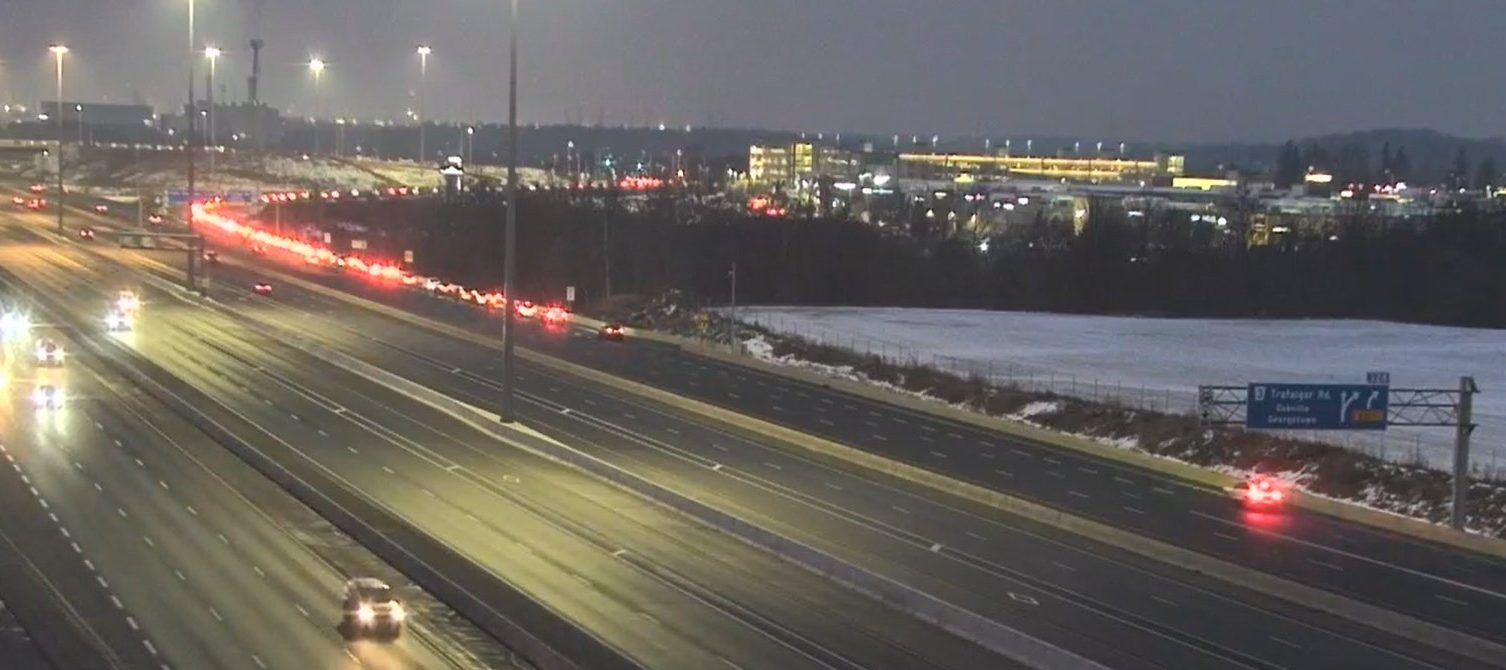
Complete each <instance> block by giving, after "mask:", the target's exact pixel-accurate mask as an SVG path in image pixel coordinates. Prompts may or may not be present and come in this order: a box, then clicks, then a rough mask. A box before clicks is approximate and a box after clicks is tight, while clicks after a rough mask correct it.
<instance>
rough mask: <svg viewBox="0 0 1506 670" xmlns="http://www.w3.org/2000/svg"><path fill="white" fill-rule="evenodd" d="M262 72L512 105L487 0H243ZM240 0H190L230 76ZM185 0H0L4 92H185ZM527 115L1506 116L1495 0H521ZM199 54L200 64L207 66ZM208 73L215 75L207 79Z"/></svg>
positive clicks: (975, 130)
mask: <svg viewBox="0 0 1506 670" xmlns="http://www.w3.org/2000/svg"><path fill="white" fill-rule="evenodd" d="M262 2H263V3H264V6H265V14H264V20H263V24H262V27H261V33H262V36H263V38H264V39H265V40H266V44H267V47H266V50H265V52H264V54H263V67H264V84H263V88H264V94H263V97H264V98H265V99H267V100H269V101H270V102H271V103H273V104H275V105H278V106H282V107H284V108H286V107H288V106H291V107H292V108H293V109H294V111H296V112H300V113H308V112H310V111H311V110H312V109H313V106H314V104H315V97H314V94H313V89H312V85H311V80H310V77H309V76H308V73H307V71H306V69H305V68H304V67H303V66H302V65H301V64H302V63H303V62H305V61H307V60H308V57H309V55H310V54H312V53H318V54H321V55H323V57H324V58H325V59H326V60H328V61H329V63H330V66H329V69H328V71H327V72H326V74H325V80H324V85H325V87H326V88H325V95H326V96H328V97H327V100H328V110H329V111H330V113H331V114H349V115H355V116H359V117H361V118H398V117H400V116H401V115H402V113H403V110H404V109H405V108H408V107H410V106H414V107H416V105H417V103H416V98H414V97H413V96H412V93H413V91H414V90H415V89H416V88H417V85H418V57H417V56H416V55H415V54H414V47H415V46H416V45H417V44H418V43H420V42H427V43H430V44H432V46H433V49H434V54H433V55H432V56H431V57H430V61H429V87H428V91H429V94H428V101H429V104H428V106H429V117H430V118H433V119H456V120H470V119H472V118H478V119H492V120H501V119H504V118H505V111H506V106H505V100H506V98H505V95H506V89H505V85H506V50H505V47H506V44H505V31H506V21H507V18H506V12H507V10H506V4H505V0H484V1H483V0H262ZM255 3H256V0H198V4H197V7H198V14H199V17H200V19H201V20H200V35H201V42H203V43H214V44H217V45H219V46H220V47H222V48H224V49H226V50H227V51H228V52H229V53H228V54H227V55H226V56H225V57H224V58H222V60H221V62H220V66H219V81H220V82H221V83H224V84H226V87H227V91H228V93H229V95H230V97H231V98H232V99H234V100H240V99H243V98H244V97H245V90H246V86H245V75H246V74H247V71H248V70H249V64H250V56H249V50H248V48H247V47H246V40H247V39H248V37H250V35H251V31H252V29H253V28H252V25H251V16H252V8H253V6H254V5H255ZM186 7H187V0H0V60H3V64H0V100H4V101H9V102H21V103H26V104H34V103H36V102H37V100H38V99H39V98H42V97H47V98H50V97H51V96H52V86H53V84H52V71H51V69H50V61H49V60H48V59H49V56H48V55H47V49H46V47H47V44H48V43H49V42H51V41H65V42H67V43H68V44H69V45H70V46H71V47H72V48H73V53H72V54H70V55H69V57H68V61H67V65H68V79H67V86H68V89H69V91H71V92H70V93H69V94H68V95H67V96H66V97H68V98H70V99H74V98H83V99H86V100H110V101H121V102H124V101H130V100H131V99H132V97H133V95H134V94H135V93H137V92H139V95H140V96H141V97H142V98H143V99H145V100H146V101H147V102H149V103H151V104H153V105H155V106H157V107H158V108H159V109H162V108H166V107H167V106H169V105H171V104H177V103H178V102H180V101H181V100H182V98H183V93H182V90H183V89H184V80H185V76H186V74H185V69H184V67H185V66H184V61H185V58H186V57H185V55H184V53H185V52H186V51H187V36H186ZM522 12H523V22H524V31H523V33H522V49H523V59H522V61H521V62H522V66H521V67H522V73H523V78H522V90H521V104H520V106H521V110H522V112H521V114H522V117H523V119H524V120H525V121H529V122H533V121H538V122H544V123H551V122H561V121H564V120H565V118H566V115H567V113H568V114H569V115H570V116H571V117H572V118H580V117H583V118H584V119H585V120H586V121H588V122H594V121H596V120H597V119H598V118H599V117H604V118H605V120H606V122H608V123H612V124H620V123H625V122H627V123H634V124H642V123H644V122H645V121H649V122H654V123H657V122H664V123H668V124H671V125H676V126H681V125H684V124H693V125H696V126H700V125H704V124H705V123H707V121H708V120H714V121H716V122H717V123H718V125H735V126H742V127H767V128H781V129H791V130H811V131H838V130H846V131H854V130H861V131H869V132H878V133H904V134H922V135H929V134H933V133H938V134H941V135H943V136H956V135H959V134H966V135H981V134H988V135H992V136H995V137H1028V136H1032V135H1034V136H1043V135H1076V136H1083V137H1102V138H1103V139H1104V140H1109V141H1113V140H1120V139H1125V140H1167V141H1181V140H1215V141H1222V140H1231V141H1232V140H1275V139H1283V138H1286V137H1289V136H1293V135H1304V134H1313V133H1321V132H1330V131H1342V130H1354V129H1363V128H1373V127H1390V126H1421V127H1431V128H1436V129H1439V130H1443V131H1447V132H1453V133H1459V134H1463V135H1468V136H1488V135H1498V134H1502V132H1503V130H1506V128H1503V126H1506V114H1503V111H1506V85H1503V84H1506V48H1503V47H1502V44H1503V43H1506V42H1503V41H1502V36H1503V35H1506V4H1503V3H1502V2H1500V1H1499V0H1434V1H1432V2H1421V1H1417V2H1405V1H1400V0H1347V1H1344V0H757V1H750V0H522ZM200 76H201V77H202V70H201V75H200ZM217 88H218V87H217Z"/></svg>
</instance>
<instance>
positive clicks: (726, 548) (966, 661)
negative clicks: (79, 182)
mask: <svg viewBox="0 0 1506 670" xmlns="http://www.w3.org/2000/svg"><path fill="white" fill-rule="evenodd" d="M21 234H22V235H25V234H24V233H21ZM39 246H40V245H37V244H36V243H35V242H33V243H32V244H30V245H29V246H28V245H25V244H24V243H22V242H20V241H16V242H15V243H14V244H11V245H7V246H6V247H5V248H4V251H3V252H0V256H4V258H3V262H4V263H5V264H6V266H7V267H10V268H12V271H14V272H21V270H17V269H16V268H18V267H19V268H24V272H25V273H26V274H25V276H26V277H27V279H28V281H29V282H34V283H35V284H36V285H38V286H41V287H44V288H45V289H46V290H48V291H49V292H52V293H53V294H61V295H69V296H70V297H69V299H68V301H69V302H70V303H71V304H72V305H74V306H75V307H76V308H78V309H80V310H84V309H86V307H85V305H88V304H96V305H97V304H102V301H103V299H104V294H105V293H106V292H108V289H106V288H105V287H108V286H111V284H110V282H109V280H106V279H104V275H103V274H97V273H100V272H103V271H101V270H99V269H98V268H89V267H85V266H84V265H83V264H82V263H80V262H79V261H78V260H77V259H75V258H73V257H72V254H71V253H69V252H67V251H59V250H55V249H45V248H39ZM117 281H118V280H117ZM70 284H72V285H74V286H75V290H74V291H71V292H70V291H69V289H68V286H69V285H70ZM85 285H88V286H91V287H93V288H92V290H83V291H80V290H78V289H77V287H81V286H85ZM146 295H147V296H148V298H147V300H148V304H147V307H146V308H145V309H146V313H147V314H149V315H150V316H148V317H146V318H143V320H142V323H141V325H140V326H139V327H138V329H137V330H136V331H135V332H133V333H132V334H131V336H130V338H131V342H130V346H132V347H133V348H135V349H137V350H138V351H141V352H142V353H144V354H146V355H147V356H148V357H150V358H151V359H152V360H153V361H155V362H156V363H158V364H159V365H162V366H163V367H164V368H167V369H169V370H170V371H172V372H173V373H174V374H176V375H179V376H180V377H182V378H183V379H185V380H186V381H188V382H190V383H192V384H193V385H195V386H197V387H198V388H200V389H202V390H204V391H205V392H206V393H207V394H209V395H210V396H211V397H213V398H215V399H216V400H218V401H220V402H221V403H223V404H224V405H226V406H228V407H232V408H234V411H235V412H236V413H238V414H240V415H242V416H243V417H244V418H245V420H246V421H247V423H248V424H250V425H255V426H258V427H260V428H261V429H262V430H264V431H266V433H267V434H268V435H272V436H275V437H276V439H277V440H278V441H280V442H282V443H284V444H286V445H296V448H297V449H298V450H299V451H300V452H301V453H302V454H303V456H305V457H306V458H308V459H310V460H313V461H315V462H317V463H319V464H321V465H322V466H323V467H325V468H327V469H328V470H329V471H331V472H334V473H338V475H339V476H340V477H341V478H343V480H344V481H346V482H348V483H349V484H350V485H351V486H352V487H353V488H354V489H356V490H359V491H363V492H378V493H367V494H366V495H368V496H371V497H374V498H377V499H379V500H381V501H382V502H383V504H385V505H387V506H389V507H390V508H391V509H393V510H396V511H397V512H398V513H399V514H401V515H402V516H403V517H404V518H406V519H408V520H410V522H411V523H412V524H413V526H414V527H416V528H421V529H423V530H424V531H425V532H428V533H431V534H433V535H434V536H436V537H439V538H441V539H442V540H443V541H444V542H445V543H447V544H448V545H450V546H453V547H456V548H458V549H459V550H460V551H461V552H462V553H463V554H464V555H465V556H467V557H468V558H470V559H471V560H473V561H475V562H476V563H477V564H479V565H483V566H486V567H487V568H488V569H490V570H492V571H493V572H494V573H495V574H496V575H497V576H498V577H499V578H505V579H508V580H510V581H512V582H514V583H517V584H519V585H520V586H521V587H522V588H524V589H525V590H526V591H528V592H530V593H532V594H534V595H535V596H536V597H537V598H538V599H539V600H541V601H542V602H545V603H547V604H549V605H550V606H551V607H553V608H555V609H556V610H557V611H559V612H561V613H562V614H564V615H565V616H567V617H569V618H571V619H573V620H575V621H578V622H582V623H583V624H585V625H586V626H587V627H588V628H589V629H590V630H591V631H593V633H595V634H597V635H599V636H600V637H602V638H603V639H606V640H607V641H609V642H610V643H611V644H612V645H614V646H615V647H617V648H619V649H622V650H624V651H625V652H627V653H628V654H629V655H630V656H632V657H633V658H635V659H637V660H639V661H640V662H642V663H643V664H644V665H645V666H647V667H654V668H661V667H664V668H674V667H686V668H704V667H716V666H717V665H731V666H737V667H744V668H764V667H780V668H799V667H826V668H844V667H865V668H976V667H1001V668H1007V667H1011V665H1010V664H1009V663H1006V662H1005V661H1003V660H1002V659H1000V658H997V657H995V656H993V655H992V654H989V653H987V652H985V651H983V650H982V649H981V648H979V647H977V646H976V645H973V644H971V643H967V642H964V641H962V640H961V639H959V638H956V637H953V636H951V635H949V634H946V633H943V632H941V631H940V630H939V629H936V628H933V627H931V626H929V625H927V624H923V623H922V622H920V621H918V620H916V619H913V618H911V617H908V616H904V615H902V614H900V613H898V612H894V611H893V610H890V609H889V608H887V607H884V606H883V605H881V604H879V603H877V602H875V601H872V600H870V599H868V598H865V597H863V596H861V595H858V594H856V593H853V592H851V591H849V590H847V589H844V588H842V587H840V586H837V585H835V584H833V583H831V582H828V581H826V580H824V579H821V578H819V577H817V576H816V575H813V574H810V573H807V572H805V571H804V570H801V569H799V568H796V567H794V566H792V565H789V564H787V563H784V562H782V561H780V560H778V559H775V558H773V557H771V556H767V555H764V554H762V553H761V552H757V551H752V550H750V549H749V548H748V547H746V546H745V545H742V544H741V543H739V542H737V541H735V540H732V539H731V538H728V537H726V536H723V535H720V534H718V533H716V532H713V531H711V530H709V529H706V528H704V527H701V526H699V525H697V524H695V523H691V522H688V521H687V520H685V519H683V518H682V517H679V516H677V515H675V514H672V513H669V512H667V511H666V510H663V509H661V508H658V507H657V506H655V505H651V504H649V503H646V502H644V501H643V500H641V499H638V498H636V497H634V496H632V495H629V494H627V493H625V492H622V491H620V490H617V489H615V488H613V487H610V486H607V485H605V484H602V483H600V482H598V481H596V480H594V479H591V478H589V477H585V476H582V475H580V474H579V473H577V472H575V471H573V470H569V469H567V468H564V467H562V466H559V465H557V464H555V463H553V462H550V461H547V460H545V459H542V458H538V457H535V456H532V455H529V454H526V453H524V452H521V451H518V450H514V449H508V448H505V447H504V446H503V445H501V444H499V443H497V442H496V441H495V440H493V439H491V438H488V437H486V436H484V435H481V434H478V433H476V432H475V431H474V430H472V429H470V428H468V427H466V426H465V425H463V424H461V423H460V422H458V421H456V420H454V419H453V418H451V417H449V416H447V415H442V414H439V413H437V412H435V411H433V410H430V409H428V408H427V407H426V406H423V405H420V404H418V403H416V402H414V401H412V400H409V399H407V398H405V397H402V396H400V395H398V394H396V393H395V392H392V391H390V390H388V389H386V388H384V387H380V386H377V385H375V384H372V383H370V382H368V381H366V380H364V379H361V378H358V377H355V376H353V375H350V374H348V373H344V372H342V371H340V370H338V369H336V368H334V367H333V366H330V365H328V364H327V363H325V362H323V361H319V360H317V359H315V358H314V357H312V356H310V355H308V354H306V353H304V352H301V351H297V350H294V349H292V348H289V347H285V346H282V345H280V344H278V343H277V342H276V340H275V338H269V337H267V336H265V335H262V334H260V333H256V332H253V331H252V330H249V329H247V328H246V327H244V326H243V325H241V324H239V323H237V322H233V321H230V320H228V319H226V318H224V317H222V316H220V315H218V314H216V313H214V312H212V311H209V310H203V309H197V308H191V307H186V306H182V305H181V304H178V303H176V302H175V301H174V300H173V299H172V298H170V297H168V296H167V295H166V294H163V293H159V292H156V291H154V290H150V289H148V290H147V291H146ZM81 313H82V312H81Z"/></svg>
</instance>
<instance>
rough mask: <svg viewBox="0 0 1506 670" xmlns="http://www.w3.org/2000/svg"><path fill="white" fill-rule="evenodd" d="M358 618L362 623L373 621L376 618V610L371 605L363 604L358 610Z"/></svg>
mask: <svg viewBox="0 0 1506 670" xmlns="http://www.w3.org/2000/svg"><path fill="white" fill-rule="evenodd" d="M356 619H357V620H359V621H360V622H361V623H371V622H372V621H375V620H376V610H373V609H371V605H366V604H362V605H361V607H360V608H359V609H357V610H356Z"/></svg>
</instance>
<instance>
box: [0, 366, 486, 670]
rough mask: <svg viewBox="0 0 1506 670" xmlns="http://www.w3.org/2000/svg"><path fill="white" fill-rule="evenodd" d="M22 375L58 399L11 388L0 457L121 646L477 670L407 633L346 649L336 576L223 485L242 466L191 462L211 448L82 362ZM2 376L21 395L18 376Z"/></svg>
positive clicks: (226, 661)
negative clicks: (52, 406)
mask: <svg viewBox="0 0 1506 670" xmlns="http://www.w3.org/2000/svg"><path fill="white" fill-rule="evenodd" d="M33 372H34V374H33V375H32V376H33V377H41V378H45V379H50V380H52V382H53V383H56V384H58V385H59V386H60V387H61V388H65V389H66V390H67V393H68V403H67V406H65V407H64V408H63V409H60V410H56V411H37V410H35V409H34V408H33V407H31V400H30V398H29V393H21V392H12V393H11V394H9V398H8V401H9V402H8V405H9V408H8V409H9V411H10V412H11V413H12V418H13V419H14V421H13V422H9V423H7V431H6V436H5V443H4V445H5V446H4V451H5V455H6V457H7V460H9V461H11V462H12V463H13V464H14V466H15V468H16V473H17V474H18V475H19V476H24V477H26V478H27V479H28V480H29V484H28V485H29V486H34V487H35V488H36V489H37V491H38V493H37V498H38V499H39V501H46V502H47V503H48V505H47V507H46V508H45V509H46V510H47V514H48V517H49V519H52V520H53V523H54V524H55V525H56V528H55V532H57V533H58V534H60V535H62V536H63V537H65V538H67V539H68V540H69V541H70V544H72V543H77V545H78V546H79V547H80V549H78V550H76V551H75V553H76V554H77V556H76V557H74V558H73V562H75V563H77V564H78V565H79V566H81V567H83V568H84V569H86V570H87V571H88V572H89V573H91V574H92V577H91V578H90V580H89V581H90V582H92V583H93V585H94V586H97V588H98V589H99V590H100V592H101V594H103V595H104V596H105V598H106V599H107V600H108V602H109V604H108V605H105V606H103V607H99V608H98V609H95V608H89V609H88V610H87V611H89V612H91V614H94V615H100V614H103V615H106V616H115V617H117V618H119V619H120V621H121V622H122V623H124V624H125V625H126V626H127V627H128V628H130V629H131V631H132V632H136V635H137V637H138V638H139V639H138V640H136V641H134V642H133V644H131V645H127V648H128V649H130V650H132V651H140V652H144V653H145V654H146V655H148V656H150V657H152V660H154V661H159V663H161V664H167V665H172V666H178V667H217V668H264V667H279V668H292V667H309V666H317V667H328V668H340V667H352V668H353V667H371V668H406V667H432V668H439V667H457V666H458V667H479V664H475V665H474V666H473V664H470V663H466V664H463V665H461V664H457V663H453V662H451V661H450V660H449V659H447V658H446V657H445V656H442V655H441V654H440V653H438V652H436V650H435V649H433V648H431V647H430V646H429V645H428V644H425V643H423V642H421V641H420V638H419V637H418V636H414V635H410V636H407V637H404V638H402V639H400V640H399V641H397V642H396V643H395V644H393V645H383V644H377V643H368V642H356V643H353V644H349V645H347V644H345V643H344V641H343V640H342V639H341V638H340V636H339V635H338V633H337V632H336V630H335V628H334V624H335V622H337V621H338V620H339V611H340V588H341V585H342V583H343V580H344V576H343V575H341V574H339V573H338V572H336V571H334V570H333V569H332V568H331V567H330V566H329V565H328V564H326V563H324V562H323V561H322V559H321V558H320V557H319V556H317V555H315V554H314V553H313V552H312V551H311V550H309V549H308V548H306V547H305V546H304V545H303V544H302V543H301V542H300V541H299V540H298V539H297V538H296V537H295V536H294V535H293V533H292V532H290V529H289V528H288V527H286V526H283V525H281V524H280V523H279V520H274V519H272V518H270V517H268V516H267V515H266V514H265V513H264V512H262V511H261V507H259V506H256V505H253V504H252V503H251V502H250V501H249V500H247V499H246V498H244V497H243V496H242V495H241V493H240V492H239V490H238V489H237V488H236V487H234V486H232V485H231V484H230V483H229V481H228V479H229V478H241V477H244V476H246V475H245V473H241V472H237V471H235V470H234V469H231V470H229V471H226V470H225V469H224V468H223V466H224V465H225V463H224V462H223V459H221V462H218V463H216V469H214V470H211V469H209V468H208V467H206V465H205V463H204V462H203V461H200V460H199V459H198V457H197V456H198V454H203V453H204V452H205V451H206V450H208V449H217V447H216V446H215V445H211V444H206V442H207V439H206V438H205V437H204V436H203V435H201V434H198V433H197V432H196V431H194V430H193V429H192V428H190V427H188V426H186V425H184V424H182V423H181V422H179V421H178V420H176V419H175V417H173V416H172V415H170V414H168V413H166V412H165V411H163V410H162V409H161V408H160V407H155V406H153V404H152V403H151V402H150V401H149V400H147V399H145V398H143V397H141V395H140V392H139V391H135V390H133V389H132V388H130V387H129V386H127V385H126V383H125V382H124V380H121V379H118V378H112V377H110V376H107V375H103V374H101V373H99V372H98V371H96V370H93V369H91V367H90V365H89V363H88V361H84V360H73V361H70V362H69V363H68V364H67V366H66V369H63V370H44V371H40V374H36V372H37V371H33ZM11 383H12V387H13V388H15V389H20V390H23V391H25V390H27V386H28V385H27V384H26V380H25V375H24V374H23V375H18V376H17V377H15V378H13V379H12V380H11ZM240 469H241V470H245V468H244V466H242V467H241V468H240ZM253 474H254V473H253ZM306 530H310V531H314V532H317V531H316V530H315V529H311V528H309V529H306ZM311 534H312V533H311ZM70 567H71V566H70ZM73 572H77V571H76V570H74V571H73ZM405 599H406V598H405ZM137 631H139V632H137ZM122 655H123V656H124V655H125V654H122ZM139 655H140V654H137V656H139ZM136 660H137V661H138V662H137V663H133V664H132V665H135V666H139V667H145V666H142V664H141V663H140V661H141V659H139V658H137V659H136ZM159 663H152V664H151V667H155V666H156V665H158V664H159Z"/></svg>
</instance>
